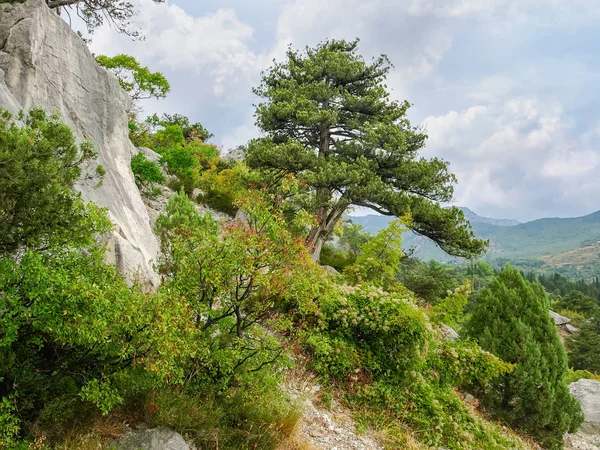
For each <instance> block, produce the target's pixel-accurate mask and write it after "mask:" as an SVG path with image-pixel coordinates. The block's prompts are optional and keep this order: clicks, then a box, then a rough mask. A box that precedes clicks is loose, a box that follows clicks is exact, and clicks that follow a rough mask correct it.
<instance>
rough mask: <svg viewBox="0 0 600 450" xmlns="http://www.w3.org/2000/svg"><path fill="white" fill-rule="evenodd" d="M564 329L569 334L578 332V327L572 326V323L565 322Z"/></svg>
mask: <svg viewBox="0 0 600 450" xmlns="http://www.w3.org/2000/svg"><path fill="white" fill-rule="evenodd" d="M565 330H567V332H568V333H569V334H575V333H579V328H577V327H574V326H573V325H571V324H566V325H565Z"/></svg>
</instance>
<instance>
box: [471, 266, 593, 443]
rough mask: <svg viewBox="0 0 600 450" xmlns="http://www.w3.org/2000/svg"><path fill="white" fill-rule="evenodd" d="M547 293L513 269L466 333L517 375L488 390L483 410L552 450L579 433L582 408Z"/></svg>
mask: <svg viewBox="0 0 600 450" xmlns="http://www.w3.org/2000/svg"><path fill="white" fill-rule="evenodd" d="M548 309H549V304H548V299H547V298H546V294H545V292H544V288H543V287H542V285H540V284H539V283H535V284H531V283H528V282H527V281H525V280H524V279H523V277H522V276H521V274H520V273H519V271H518V270H515V269H512V268H511V267H510V266H507V267H506V268H505V269H503V270H502V271H501V272H500V274H499V275H498V276H497V277H496V278H495V279H494V280H493V281H492V282H490V284H489V286H488V287H487V288H485V289H482V290H481V291H479V293H478V295H477V299H476V301H475V302H474V304H473V306H472V315H471V317H470V320H469V321H468V323H467V326H466V329H467V332H468V334H469V335H470V336H472V337H474V338H475V339H476V340H477V341H478V343H479V345H480V346H481V347H482V348H483V349H484V350H487V351H490V352H491V353H493V354H495V355H496V356H498V357H499V358H501V359H503V360H504V361H506V362H509V363H512V364H515V369H514V370H513V371H512V372H511V373H509V374H506V375H502V376H500V377H498V378H497V379H496V380H495V381H494V382H492V383H490V384H489V385H488V386H486V387H484V388H483V390H482V399H483V404H484V406H486V407H487V408H488V409H489V411H493V412H495V413H496V414H497V415H499V416H500V417H502V418H503V419H504V420H506V421H507V422H509V423H510V424H512V425H513V426H515V427H518V428H521V429H523V430H524V431H525V432H527V433H529V434H530V435H531V436H533V437H534V438H536V439H538V440H539V441H540V442H541V443H543V444H544V445H547V446H548V447H550V448H562V435H563V434H564V433H565V432H574V431H575V430H576V429H577V428H578V427H579V425H580V424H581V422H582V421H583V415H582V412H581V408H580V406H579V404H578V403H577V400H575V399H574V398H573V397H572V396H571V395H570V394H569V389H568V386H567V384H566V381H565V375H566V374H567V355H566V353H565V350H564V348H563V346H562V343H561V342H560V338H559V336H558V331H557V330H556V326H555V325H554V323H553V321H552V319H551V318H550V315H549V314H548Z"/></svg>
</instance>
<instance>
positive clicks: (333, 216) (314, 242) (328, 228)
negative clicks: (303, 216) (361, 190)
mask: <svg viewBox="0 0 600 450" xmlns="http://www.w3.org/2000/svg"><path fill="white" fill-rule="evenodd" d="M347 207H348V204H347V203H346V202H341V201H339V202H338V203H337V204H336V205H335V206H334V207H333V209H332V210H331V211H330V212H329V214H327V211H326V210H325V211H323V213H322V216H320V215H319V214H317V219H318V220H319V223H318V225H317V226H316V227H314V228H313V229H312V230H310V233H309V234H308V238H307V239H306V242H307V245H308V250H309V251H310V252H311V254H312V259H313V261H315V262H318V261H319V258H320V257H321V249H322V248H323V244H324V243H325V241H326V240H327V238H329V236H331V234H332V233H333V230H334V229H335V226H336V224H337V223H338V221H339V220H340V219H341V217H342V215H343V214H344V211H346V208H347ZM324 209H325V208H323V210H324Z"/></svg>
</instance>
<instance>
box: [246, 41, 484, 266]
mask: <svg viewBox="0 0 600 450" xmlns="http://www.w3.org/2000/svg"><path fill="white" fill-rule="evenodd" d="M357 45H358V41H353V42H346V41H336V40H331V41H326V42H324V43H322V44H320V45H318V46H317V47H316V48H307V49H306V51H305V52H299V51H296V50H293V49H292V48H290V49H289V50H288V52H287V60H286V61H285V62H282V63H275V64H274V65H273V66H272V67H271V68H270V69H269V70H268V71H267V72H266V73H265V74H263V78H262V83H261V84H260V85H259V86H258V87H257V88H256V89H255V90H254V92H255V94H257V95H258V96H259V97H262V99H263V100H264V101H263V103H260V104H259V105H258V106H257V109H256V117H257V125H258V126H259V127H260V128H261V129H262V130H263V131H264V132H265V134H266V135H267V137H266V138H263V139H258V140H255V141H252V142H251V143H250V145H249V147H248V149H247V152H246V156H247V161H248V164H249V165H250V166H252V167H256V168H261V169H262V170H265V171H269V172H271V174H275V175H276V176H280V177H283V176H285V175H287V174H294V175H295V176H297V177H298V178H299V179H300V180H301V182H302V184H303V185H304V186H306V187H307V190H308V193H309V195H310V198H311V200H312V202H311V206H312V208H314V212H315V214H316V218H317V223H318V225H317V226H315V227H314V228H313V229H312V230H311V232H310V235H309V236H308V243H309V244H310V245H311V247H312V250H313V252H314V257H315V258H318V255H319V253H320V249H321V246H322V244H323V242H324V241H325V240H326V239H327V237H329V236H330V235H331V233H332V232H333V230H334V228H335V225H336V224H337V223H338V221H339V219H340V218H341V217H342V215H343V214H344V212H345V211H346V210H347V208H348V207H349V206H350V205H356V206H363V207H367V208H370V209H373V210H375V211H377V212H379V213H381V214H384V215H390V216H396V217H401V216H404V215H408V214H410V215H411V216H412V223H411V224H410V227H411V228H412V229H413V230H414V231H416V232H417V233H420V234H423V235H425V236H427V237H430V238H431V239H433V240H434V241H435V242H437V243H438V244H439V245H440V247H441V248H443V249H444V250H445V251H447V252H449V253H451V254H453V255H457V256H469V257H470V256H473V255H477V254H479V253H481V252H482V251H483V249H484V247H485V243H484V242H483V241H481V240H477V239H475V238H474V235H473V232H472V230H471V227H470V225H469V223H468V222H467V221H466V220H465V218H464V215H463V213H462V211H460V210H459V209H458V208H442V207H441V206H440V204H439V202H449V201H450V200H451V199H452V195H453V184H454V182H455V181H456V180H455V177H454V175H453V174H452V173H450V172H449V170H448V163H446V162H444V161H442V160H440V159H437V158H432V159H425V158H423V157H420V156H419V151H420V150H421V148H422V147H423V146H424V144H425V139H426V135H425V134H424V133H423V131H422V130H421V129H419V128H417V127H414V126H412V125H411V124H410V122H409V120H408V119H407V117H406V111H407V109H408V107H409V104H408V102H406V101H405V102H401V103H400V102H397V101H394V100H391V99H390V94H389V92H388V90H387V88H386V85H385V80H386V76H387V74H388V72H389V70H390V67H391V64H390V62H389V61H388V59H387V57H385V56H383V55H382V56H380V57H379V58H376V59H375V60H374V61H373V62H371V63H367V62H365V61H364V59H363V58H362V57H361V56H360V55H359V54H358V53H357Z"/></svg>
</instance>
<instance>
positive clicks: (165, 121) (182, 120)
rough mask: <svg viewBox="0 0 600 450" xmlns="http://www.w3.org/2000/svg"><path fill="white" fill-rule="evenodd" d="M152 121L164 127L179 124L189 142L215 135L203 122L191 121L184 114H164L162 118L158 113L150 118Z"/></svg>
mask: <svg viewBox="0 0 600 450" xmlns="http://www.w3.org/2000/svg"><path fill="white" fill-rule="evenodd" d="M149 119H150V121H151V123H153V124H156V125H161V126H163V127H165V128H166V127H168V126H173V125H178V126H179V128H181V132H182V133H183V136H184V138H185V140H186V141H187V142H191V141H197V140H200V141H202V142H205V141H207V140H209V139H210V138H211V137H213V136H214V135H213V134H212V133H210V132H209V131H208V130H207V129H206V128H204V127H203V126H202V124H201V123H199V122H196V123H191V122H190V119H188V118H187V117H186V116H184V115H183V114H163V115H162V116H161V118H160V119H158V117H156V115H154V116H152V117H150V118H149Z"/></svg>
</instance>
